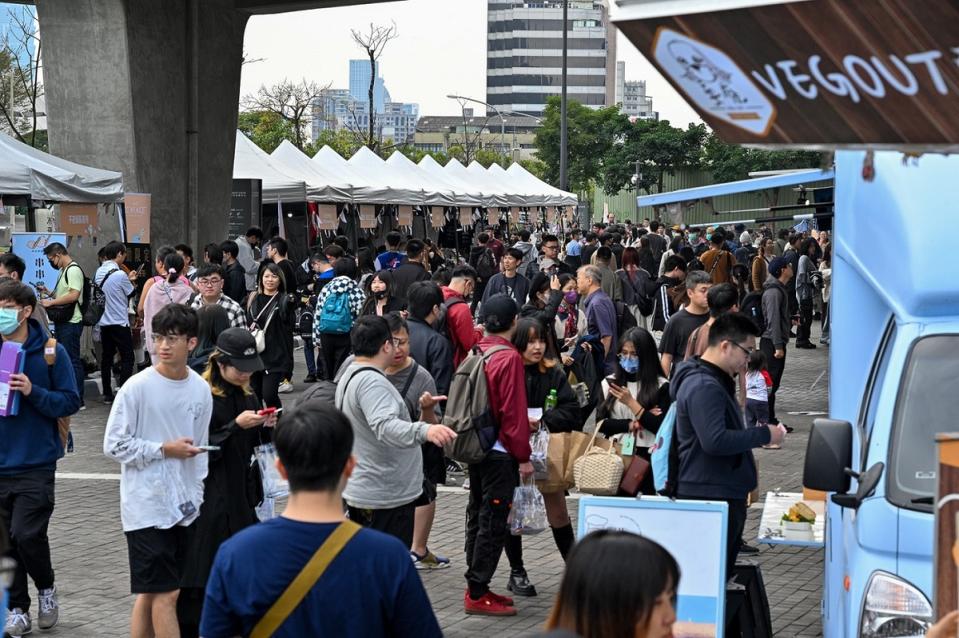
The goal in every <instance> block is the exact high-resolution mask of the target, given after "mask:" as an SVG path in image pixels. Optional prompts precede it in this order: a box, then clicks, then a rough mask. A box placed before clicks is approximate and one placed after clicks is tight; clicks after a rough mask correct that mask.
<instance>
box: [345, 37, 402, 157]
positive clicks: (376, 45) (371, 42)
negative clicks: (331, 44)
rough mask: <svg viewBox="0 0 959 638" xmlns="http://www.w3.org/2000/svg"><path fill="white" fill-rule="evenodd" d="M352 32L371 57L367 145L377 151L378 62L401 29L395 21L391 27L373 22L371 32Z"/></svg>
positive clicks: (358, 44) (359, 44)
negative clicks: (375, 90) (376, 102)
mask: <svg viewBox="0 0 959 638" xmlns="http://www.w3.org/2000/svg"><path fill="white" fill-rule="evenodd" d="M350 33H351V34H352V35H353V41H354V42H356V44H357V46H359V47H360V48H361V49H363V50H365V51H366V56H367V57H368V58H369V59H370V88H369V95H368V98H369V105H370V122H369V127H368V133H367V136H366V145H367V146H368V147H369V148H370V150H372V151H376V147H377V146H378V145H379V142H378V140H377V137H376V109H375V108H374V103H373V94H374V89H375V88H376V62H377V61H378V60H379V59H380V56H382V55H383V51H384V50H385V49H386V45H387V44H389V42H390V40H393V39H395V38H397V37H398V36H399V31H398V30H397V28H396V23H395V22H394V23H392V25H391V26H389V27H383V26H376V25H374V24H373V23H372V22H371V23H370V30H369V32H367V33H360V32H359V31H357V30H356V29H351V30H350Z"/></svg>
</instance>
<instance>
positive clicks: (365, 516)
mask: <svg viewBox="0 0 959 638" xmlns="http://www.w3.org/2000/svg"><path fill="white" fill-rule="evenodd" d="M415 503H416V501H413V502H412V503H407V504H406V505H400V506H399V507H393V508H390V509H386V510H368V509H363V508H359V507H353V506H347V508H346V509H347V511H348V512H349V515H350V520H351V521H353V522H354V523H358V524H360V525H362V526H363V527H369V528H370V529H375V530H377V531H379V532H383V533H384V534H389V535H390V536H395V537H396V538H398V539H400V540H401V541H403V544H404V545H405V546H406V547H412V546H413V515H414V513H415V512H416V505H415Z"/></svg>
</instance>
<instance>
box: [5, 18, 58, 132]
mask: <svg viewBox="0 0 959 638" xmlns="http://www.w3.org/2000/svg"><path fill="white" fill-rule="evenodd" d="M0 10H2V9H0ZM6 12H7V15H6V16H5V18H6V22H7V29H6V30H5V32H4V33H2V34H0V130H2V131H5V132H8V133H10V134H12V135H13V136H14V137H15V138H17V139H18V140H19V141H21V142H23V143H25V144H29V145H30V146H33V147H34V148H38V149H40V150H42V151H46V150H47V134H46V131H37V120H38V118H39V117H40V113H39V112H38V110H37V107H38V105H39V101H40V100H41V99H42V98H43V94H44V93H43V84H42V83H41V82H40V77H41V75H42V70H41V69H42V58H41V44H42V43H41V41H40V35H39V33H38V32H37V30H36V28H35V27H34V23H33V20H32V19H30V18H29V14H25V13H24V11H23V10H22V9H16V10H14V9H6Z"/></svg>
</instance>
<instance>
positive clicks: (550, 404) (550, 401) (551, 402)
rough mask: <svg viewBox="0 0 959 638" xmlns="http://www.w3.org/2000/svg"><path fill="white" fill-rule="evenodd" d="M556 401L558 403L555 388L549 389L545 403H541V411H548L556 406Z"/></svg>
mask: <svg viewBox="0 0 959 638" xmlns="http://www.w3.org/2000/svg"><path fill="white" fill-rule="evenodd" d="M557 403H559V397H557V396H556V390H550V391H549V396H548V397H546V403H544V404H543V412H544V413H545V412H549V411H550V410H552V409H553V408H555V407H556V404H557Z"/></svg>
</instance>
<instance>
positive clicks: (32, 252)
mask: <svg viewBox="0 0 959 638" xmlns="http://www.w3.org/2000/svg"><path fill="white" fill-rule="evenodd" d="M54 242H59V243H61V244H63V245H64V246H66V245H67V235H66V233H13V234H12V235H11V238H10V252H12V253H13V254H14V255H16V256H17V257H19V258H20V259H22V260H23V263H24V264H26V266H27V269H26V271H25V272H24V273H23V283H25V284H29V285H30V286H31V287H32V288H33V292H34V293H36V294H37V298H39V293H37V284H43V285H44V286H46V287H47V288H48V289H50V290H53V287H54V285H55V284H56V282H57V277H58V276H59V275H60V271H59V270H58V269H56V268H54V267H53V266H51V265H50V262H48V261H47V257H46V255H44V254H43V249H44V248H46V247H47V246H49V245H50V244H52V243H54Z"/></svg>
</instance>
